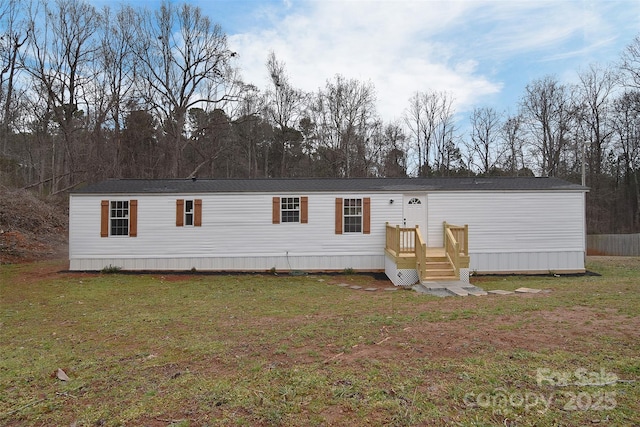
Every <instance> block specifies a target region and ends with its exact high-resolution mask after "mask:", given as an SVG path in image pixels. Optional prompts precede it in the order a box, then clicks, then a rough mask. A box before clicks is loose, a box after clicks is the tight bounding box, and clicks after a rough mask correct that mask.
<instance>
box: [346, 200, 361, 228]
mask: <svg viewBox="0 0 640 427" xmlns="http://www.w3.org/2000/svg"><path fill="white" fill-rule="evenodd" d="M355 219H358V223H355V222H353V220H355ZM363 227H364V199H363V198H361V197H357V198H344V199H342V232H343V233H362V229H363Z"/></svg>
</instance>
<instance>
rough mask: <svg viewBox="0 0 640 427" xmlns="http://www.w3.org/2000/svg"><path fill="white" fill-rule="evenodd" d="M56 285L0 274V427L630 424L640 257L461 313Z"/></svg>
mask: <svg viewBox="0 0 640 427" xmlns="http://www.w3.org/2000/svg"><path fill="white" fill-rule="evenodd" d="M63 268H64V263H59V262H58V263H56V262H39V263H32V264H20V265H3V266H0V425H8V426H22V425H29V426H40V425H41V426H64V425H66V426H76V427H79V426H120V425H126V426H141V425H147V426H205V425H234V426H235V425H246V426H253V425H287V426H309V425H337V426H341V425H350V426H360V425H363V426H364V425H398V426H407V425H433V426H442V425H457V426H494V425H501V426H533V425H535V426H584V425H619V426H632V425H640V403H639V402H640V316H639V315H640V258H599V257H594V258H590V259H589V263H588V269H589V270H590V271H592V272H597V273H599V274H601V276H595V275H587V276H581V277H477V278H474V279H473V282H474V283H475V284H476V285H478V286H480V287H482V288H484V289H485V290H489V289H505V290H513V289H516V288H519V287H529V288H538V289H543V290H546V292H541V293H538V294H526V295H525V294H517V295H516V294H513V295H505V296H500V295H489V296H484V297H471V296H470V297H465V298H462V297H449V298H437V297H431V296H425V295H420V294H417V293H414V292H412V291H403V290H399V291H395V292H391V291H385V290H383V289H382V288H380V289H378V290H377V291H375V292H367V291H364V290H353V289H349V288H346V287H340V286H336V284H337V283H349V284H357V285H360V286H363V287H366V286H368V285H371V283H372V282H373V281H375V279H374V278H373V277H371V276H365V275H349V276H321V275H308V276H297V277H293V276H285V275H280V276H277V277H275V276H271V275H269V274H262V275H260V274H254V275H163V274H146V275H127V274H79V273H61V272H59V271H60V270H62V269H63ZM378 285H379V286H380V283H379V282H378ZM388 285H389V286H390V283H389V284H388ZM58 369H62V370H63V371H64V372H65V373H66V374H67V375H68V377H69V380H68V381H62V380H60V379H58V378H57V375H56V373H57V371H58Z"/></svg>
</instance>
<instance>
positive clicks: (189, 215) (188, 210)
mask: <svg viewBox="0 0 640 427" xmlns="http://www.w3.org/2000/svg"><path fill="white" fill-rule="evenodd" d="M184 225H193V200H185V201H184Z"/></svg>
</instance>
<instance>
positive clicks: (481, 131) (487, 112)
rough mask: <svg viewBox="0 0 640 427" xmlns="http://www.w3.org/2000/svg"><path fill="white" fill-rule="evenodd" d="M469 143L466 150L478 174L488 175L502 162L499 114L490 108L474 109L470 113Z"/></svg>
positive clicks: (502, 149) (502, 151) (502, 152)
mask: <svg viewBox="0 0 640 427" xmlns="http://www.w3.org/2000/svg"><path fill="white" fill-rule="evenodd" d="M470 120H471V143H470V144H468V145H467V150H468V151H469V152H470V153H471V154H472V161H473V163H474V166H475V167H476V168H477V170H478V172H479V173H480V174H483V175H484V174H488V173H490V172H491V171H492V170H494V169H496V168H497V166H498V164H500V162H501V161H502V157H503V155H504V148H503V146H502V145H501V144H500V139H499V136H500V126H501V121H500V114H498V112H497V111H496V110H495V109H493V108H491V107H479V108H474V110H473V113H471V119H470Z"/></svg>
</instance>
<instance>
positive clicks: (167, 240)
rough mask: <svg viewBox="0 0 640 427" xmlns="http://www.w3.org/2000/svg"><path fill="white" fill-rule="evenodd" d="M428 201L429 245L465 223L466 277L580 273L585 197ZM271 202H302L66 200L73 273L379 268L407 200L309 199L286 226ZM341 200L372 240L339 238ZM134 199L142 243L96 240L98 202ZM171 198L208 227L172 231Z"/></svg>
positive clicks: (375, 196)
mask: <svg viewBox="0 0 640 427" xmlns="http://www.w3.org/2000/svg"><path fill="white" fill-rule="evenodd" d="M414 192H415V191H414ZM424 194H425V196H426V199H425V203H426V206H427V213H426V217H427V218H426V223H427V227H426V230H425V231H424V232H423V237H426V238H427V244H428V245H429V246H434V247H437V246H442V223H443V221H447V222H449V223H452V224H459V225H464V224H468V225H469V252H470V257H471V269H472V270H476V271H478V272H509V271H514V272H515V271H523V272H525V271H526V272H531V271H538V272H545V273H546V272H548V271H563V270H580V269H583V268H584V250H585V229H584V227H585V225H584V197H585V194H584V192H581V191H580V192H570V191H569V192H564V191H539V192H536V191H528V192H524V191H523V192H509V191H494V192H489V191H458V192H444V191H442V192H425V193H424ZM275 197H280V198H286V197H301V198H302V196H299V195H296V194H293V195H287V194H273V193H239V194H238V193H216V194H196V195H194V194H130V195H126V196H123V195H112V194H101V195H90V194H72V195H71V197H70V213H69V222H70V224H69V257H70V268H71V269H72V270H100V269H102V268H103V267H105V266H108V265H114V266H122V267H123V268H125V269H132V270H135V269H137V270H186V269H191V268H196V269H203V270H268V269H270V268H272V267H275V268H276V269H301V270H343V269H345V268H353V269H358V270H382V269H384V266H385V257H384V246H385V222H387V221H388V222H389V223H390V224H392V225H400V224H402V221H403V203H399V202H397V203H390V200H396V201H399V200H403V197H404V195H403V194H402V193H395V192H381V193H349V192H345V193H337V192H331V193H329V192H322V193H312V194H309V195H308V202H307V203H308V215H309V221H308V224H304V223H299V222H291V223H288V224H287V226H286V227H283V226H274V225H273V199H274V198H275ZM304 197H305V200H306V198H307V196H304ZM412 197H413V196H412ZM338 198H339V199H342V200H344V199H361V200H363V201H364V199H365V198H370V228H371V233H370V234H365V233H364V232H362V233H357V232H352V233H344V234H336V233H335V226H336V225H335V219H336V215H335V213H336V199H338ZM132 199H137V200H138V203H137V206H138V209H137V217H138V222H137V224H138V227H137V236H138V237H137V238H135V239H105V238H100V229H101V223H100V203H101V200H132ZM177 199H181V200H197V201H198V202H199V203H198V205H199V206H202V218H205V219H206V221H203V222H202V226H201V227H176V200H177ZM278 206H281V205H280V202H278ZM194 220H195V219H194Z"/></svg>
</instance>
